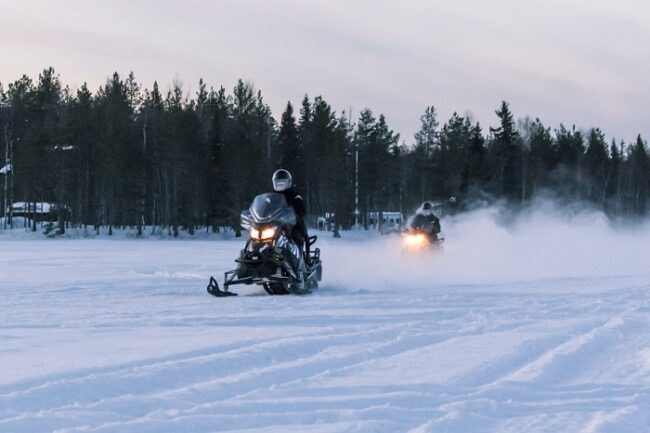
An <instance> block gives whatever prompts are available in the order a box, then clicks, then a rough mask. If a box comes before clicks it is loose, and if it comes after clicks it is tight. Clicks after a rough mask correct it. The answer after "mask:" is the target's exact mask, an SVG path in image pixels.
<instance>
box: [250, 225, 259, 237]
mask: <svg viewBox="0 0 650 433" xmlns="http://www.w3.org/2000/svg"><path fill="white" fill-rule="evenodd" d="M249 234H250V236H251V239H258V238H259V237H260V231H259V230H257V229H254V228H253V227H251V229H250V231H249Z"/></svg>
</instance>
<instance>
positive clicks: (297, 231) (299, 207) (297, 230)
mask: <svg viewBox="0 0 650 433" xmlns="http://www.w3.org/2000/svg"><path fill="white" fill-rule="evenodd" d="M281 194H282V195H284V198H285V199H286V200H287V204H288V205H289V206H291V207H292V208H293V211H294V212H295V213H296V225H295V226H294V228H293V230H292V231H291V237H292V238H293V239H294V240H296V241H300V242H304V240H305V239H307V238H308V235H307V225H306V224H305V215H306V213H307V211H306V209H305V201H304V200H303V198H302V196H301V195H300V192H299V191H298V188H296V187H295V186H292V187H291V188H289V189H286V190H284V191H281ZM300 238H302V239H300Z"/></svg>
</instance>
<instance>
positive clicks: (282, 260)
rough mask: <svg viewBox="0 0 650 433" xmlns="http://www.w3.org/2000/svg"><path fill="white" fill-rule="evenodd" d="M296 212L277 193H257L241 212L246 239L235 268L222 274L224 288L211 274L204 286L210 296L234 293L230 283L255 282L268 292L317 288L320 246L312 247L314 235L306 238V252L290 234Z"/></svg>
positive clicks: (296, 291) (319, 274)
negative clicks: (208, 281)
mask: <svg viewBox="0 0 650 433" xmlns="http://www.w3.org/2000/svg"><path fill="white" fill-rule="evenodd" d="M295 224H296V214H295V213H294V211H293V209H292V208H291V207H290V206H289V205H288V204H287V201H286V200H285V198H284V196H283V195H282V194H280V193H275V192H272V193H265V194H260V195H258V196H257V197H255V199H254V200H253V203H252V204H251V206H250V208H249V209H248V210H245V211H243V212H242V213H241V226H242V228H243V229H245V230H247V231H248V239H247V240H246V244H245V245H244V248H243V249H242V250H241V252H240V254H239V258H238V259H237V260H235V262H237V267H236V269H233V270H231V271H227V272H225V274H224V283H223V289H221V288H220V287H219V284H218V283H217V281H216V280H215V278H214V277H210V283H209V284H208V287H207V290H208V293H210V294H211V295H213V296H217V297H223V296H235V295H236V293H234V292H231V291H230V287H231V286H235V285H240V284H245V285H250V284H255V285H258V286H262V287H263V288H264V290H265V291H266V292H267V293H268V294H269V295H287V294H295V295H304V294H308V293H311V292H312V291H314V290H315V289H317V288H318V282H319V281H320V280H321V277H322V273H323V264H322V262H321V259H320V249H319V248H316V249H314V250H313V251H311V246H313V245H314V243H316V240H317V236H311V237H309V238H308V239H307V240H306V252H304V251H303V249H302V248H301V247H300V246H299V245H297V244H296V243H295V242H294V241H293V240H292V239H291V237H290V236H289V234H290V232H291V229H292V227H293V226H294V225H295Z"/></svg>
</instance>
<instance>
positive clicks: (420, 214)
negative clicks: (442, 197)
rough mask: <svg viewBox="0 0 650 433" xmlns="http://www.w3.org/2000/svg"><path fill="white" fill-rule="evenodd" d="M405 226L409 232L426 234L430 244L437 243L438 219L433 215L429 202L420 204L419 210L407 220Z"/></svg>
mask: <svg viewBox="0 0 650 433" xmlns="http://www.w3.org/2000/svg"><path fill="white" fill-rule="evenodd" d="M407 226H408V228H409V229H411V230H419V231H424V232H427V233H428V234H429V236H428V238H429V241H430V242H431V243H436V242H437V241H438V233H440V219H439V218H438V217H437V216H435V215H434V214H433V205H432V204H431V202H430V201H425V202H424V203H422V205H421V206H420V208H419V209H418V210H417V211H416V212H415V215H414V216H413V217H411V219H410V220H409V222H408V224H407Z"/></svg>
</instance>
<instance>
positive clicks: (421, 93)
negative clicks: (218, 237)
mask: <svg viewBox="0 0 650 433" xmlns="http://www.w3.org/2000/svg"><path fill="white" fill-rule="evenodd" d="M46 66H53V67H54V68H55V69H56V70H57V72H58V73H59V74H60V75H61V79H62V81H63V82H64V83H66V84H70V85H71V86H72V87H77V86H79V85H81V83H83V82H84V81H87V82H88V84H89V85H90V86H91V88H92V89H93V90H96V89H97V87H98V86H99V85H101V84H102V83H103V82H104V81H105V80H106V78H107V77H108V76H109V75H111V73H112V72H113V71H115V70H117V71H118V72H120V73H121V74H123V75H124V76H126V75H127V74H128V72H129V71H131V70H133V71H134V72H135V75H136V78H137V79H138V81H140V82H142V83H143V84H144V85H145V86H146V87H148V88H151V86H152V84H153V81H154V80H158V83H159V84H160V85H161V86H162V88H163V89H166V88H168V86H169V84H170V83H171V82H172V80H173V79H174V78H179V79H180V80H181V81H182V82H183V83H184V87H185V89H186V90H187V91H191V92H192V93H194V92H195V91H196V88H197V83H198V79H199V78H200V77H202V78H204V79H205V80H206V82H207V83H208V84H209V85H213V86H215V87H218V86H220V85H224V86H225V87H226V88H227V89H228V90H231V89H232V87H233V86H234V84H235V82H236V80H237V78H243V79H246V80H249V81H251V82H252V83H253V84H254V85H255V86H256V87H257V88H259V89H261V90H262V93H263V95H264V97H265V99H266V101H267V102H268V103H269V104H270V105H271V107H272V109H273V114H274V116H275V118H276V119H279V117H280V114H281V111H282V109H283V108H284V106H285V104H286V102H287V100H291V101H292V102H293V103H294V105H297V104H299V103H300V100H301V99H302V96H303V95H304V94H305V93H308V94H309V95H310V96H312V97H313V96H316V95H322V96H323V97H324V98H325V100H327V101H328V102H329V103H330V104H332V106H333V107H334V109H335V110H337V112H340V111H341V110H346V111H348V110H349V108H350V107H352V110H353V116H354V117H356V116H357V115H358V113H359V111H360V110H361V109H362V108H363V107H365V106H368V107H370V108H371V109H372V110H373V112H375V113H376V114H378V113H384V114H385V115H386V117H387V120H388V122H389V125H390V126H391V127H392V128H393V129H394V130H395V131H397V132H400V133H401V134H402V138H403V139H405V140H406V142H407V143H411V142H412V141H413V133H414V132H415V131H416V130H417V128H418V126H419V117H420V115H421V114H422V112H423V111H424V109H425V107H426V106H427V105H435V106H436V108H437V109H438V112H439V113H440V118H441V121H445V120H446V119H448V118H449V116H450V115H451V114H452V113H453V112H454V111H457V112H459V113H461V114H464V113H467V112H469V113H471V114H472V116H473V117H474V118H475V119H476V120H479V121H480V122H481V124H482V125H483V126H484V127H487V126H488V125H494V124H495V123H496V117H495V115H494V109H495V108H497V106H498V105H499V103H500V101H501V100H503V99H505V100H507V101H508V102H510V103H511V106H512V109H513V111H514V113H515V115H516V116H517V117H524V116H526V115H529V116H532V117H540V118H541V119H542V121H543V122H544V123H545V124H547V125H548V126H552V127H553V128H555V127H557V126H558V125H559V123H560V122H564V123H565V124H566V125H572V124H576V126H577V127H579V128H585V129H586V128H589V127H592V126H600V127H601V128H602V129H603V130H604V131H605V132H606V134H607V136H608V138H610V139H611V138H612V137H616V138H619V139H620V138H624V139H625V140H626V141H630V140H632V139H634V138H635V137H636V134H638V133H641V134H643V135H644V137H645V138H646V139H647V138H650V2H648V1H647V0H618V1H614V0H611V1H605V0H563V1H561V0H543V1H542V0H532V1H531V0H489V1H487V0H485V1H478V0H474V1H469V0H446V1H440V0H429V1H425V0H411V1H409V0H406V1H403V0H402V1H384V0H382V1H371V0H363V1H355V0H348V1H338V0H329V1H318V2H316V1H288V0H281V1H279V0H273V1H264V0H251V1H248V0H220V1H216V0H215V1H199V0H188V1H171V0H159V1H152V0H141V1H138V0H131V1H126V0H104V1H102V2H95V1H90V0H69V1H63V0H60V1H54V0H40V1H33V0H0V82H3V83H4V84H5V85H6V83H7V82H10V81H13V80H15V79H17V78H18V77H20V76H21V75H22V74H28V75H30V76H32V78H34V79H36V78H37V76H38V72H39V71H41V70H42V69H43V68H44V67H46ZM441 123H442V122H441Z"/></svg>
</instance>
